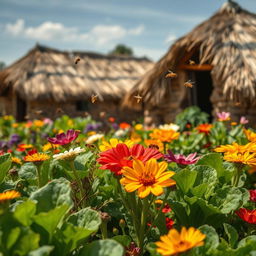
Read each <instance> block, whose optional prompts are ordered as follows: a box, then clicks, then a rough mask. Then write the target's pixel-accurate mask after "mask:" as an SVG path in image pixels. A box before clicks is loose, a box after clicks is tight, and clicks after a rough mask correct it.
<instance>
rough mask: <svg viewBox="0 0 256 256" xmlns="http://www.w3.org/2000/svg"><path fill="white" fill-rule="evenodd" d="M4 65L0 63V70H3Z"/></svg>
mask: <svg viewBox="0 0 256 256" xmlns="http://www.w3.org/2000/svg"><path fill="white" fill-rule="evenodd" d="M5 66H6V65H5V63H4V62H3V61H0V70H2V69H4V68H5Z"/></svg>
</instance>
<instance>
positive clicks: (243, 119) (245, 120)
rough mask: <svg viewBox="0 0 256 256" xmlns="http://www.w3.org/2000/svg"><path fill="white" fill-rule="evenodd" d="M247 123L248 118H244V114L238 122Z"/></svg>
mask: <svg viewBox="0 0 256 256" xmlns="http://www.w3.org/2000/svg"><path fill="white" fill-rule="evenodd" d="M248 123H249V120H248V119H246V117H245V116H241V118H240V124H248Z"/></svg>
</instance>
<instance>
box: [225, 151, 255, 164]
mask: <svg viewBox="0 0 256 256" xmlns="http://www.w3.org/2000/svg"><path fill="white" fill-rule="evenodd" d="M223 158H224V160H226V161H228V162H235V163H243V164H247V165H256V153H250V152H245V153H239V152H234V153H226V154H225V155H224V157H223Z"/></svg>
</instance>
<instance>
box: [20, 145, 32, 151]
mask: <svg viewBox="0 0 256 256" xmlns="http://www.w3.org/2000/svg"><path fill="white" fill-rule="evenodd" d="M30 148H33V145H32V144H19V145H18V148H17V149H16V150H17V151H20V152H23V151H25V150H26V149H30Z"/></svg>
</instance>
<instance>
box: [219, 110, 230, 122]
mask: <svg viewBox="0 0 256 256" xmlns="http://www.w3.org/2000/svg"><path fill="white" fill-rule="evenodd" d="M216 115H217V117H218V121H228V120H230V112H219V113H217V114H216Z"/></svg>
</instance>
